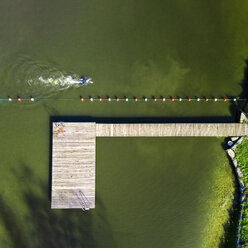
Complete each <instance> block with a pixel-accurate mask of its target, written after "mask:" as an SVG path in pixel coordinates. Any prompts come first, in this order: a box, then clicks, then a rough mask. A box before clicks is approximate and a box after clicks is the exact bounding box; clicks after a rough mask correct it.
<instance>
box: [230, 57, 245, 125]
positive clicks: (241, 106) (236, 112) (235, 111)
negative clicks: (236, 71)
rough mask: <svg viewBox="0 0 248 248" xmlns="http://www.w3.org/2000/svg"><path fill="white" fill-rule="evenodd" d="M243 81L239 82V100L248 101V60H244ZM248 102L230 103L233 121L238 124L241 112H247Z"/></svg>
mask: <svg viewBox="0 0 248 248" xmlns="http://www.w3.org/2000/svg"><path fill="white" fill-rule="evenodd" d="M245 65H246V66H245V68H244V79H243V81H242V82H241V87H242V91H241V93H240V95H239V99H248V59H247V60H245ZM247 104H248V100H244V101H237V102H231V105H230V108H229V110H230V113H231V115H232V116H233V117H234V119H235V121H237V122H239V119H240V113H241V111H247Z"/></svg>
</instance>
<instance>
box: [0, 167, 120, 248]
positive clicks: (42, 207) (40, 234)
mask: <svg viewBox="0 0 248 248" xmlns="http://www.w3.org/2000/svg"><path fill="white" fill-rule="evenodd" d="M20 168H21V170H20V171H19V170H18V171H15V172H14V173H15V175H16V176H17V180H18V178H20V177H21V178H23V176H24V177H25V185H23V186H21V188H20V191H21V193H22V197H21V202H22V203H21V204H23V207H24V208H27V214H25V215H24V216H22V219H24V222H25V228H23V224H22V225H20V222H18V220H17V218H16V217H15V216H16V214H17V212H16V211H18V208H17V209H15V206H13V207H12V206H9V205H8V203H6V202H5V200H4V198H3V197H0V212H1V215H0V220H1V222H2V223H3V225H4V227H5V229H6V232H7V233H8V236H9V237H10V239H11V241H12V243H13V247H14V248H29V247H30V248H31V247H37V248H41V247H42V248H44V247H49V248H68V247H73V248H77V247H80V248H91V247H92V248H95V247H98V246H97V243H96V239H95V238H96V237H95V231H94V226H95V225H94V224H93V216H94V215H96V210H90V211H87V212H86V211H85V212H83V211H82V210H81V209H76V210H75V209H68V210H54V209H51V205H50V201H49V199H48V196H47V188H48V186H47V182H42V181H41V180H40V179H39V178H37V176H35V175H34V173H33V172H32V171H31V170H30V169H29V167H27V166H25V165H24V164H22V165H21V166H20ZM97 197H98V202H97V205H98V207H99V208H100V210H101V215H100V220H101V222H102V223H104V229H103V230H101V231H102V235H104V236H105V237H106V239H107V240H108V243H109V244H110V247H115V245H114V244H113V239H112V236H111V229H110V225H109V223H108V221H107V218H106V209H105V207H104V204H103V202H102V201H101V199H100V196H99V195H98V196H97ZM18 215H19V213H18ZM18 217H19V216H18ZM94 219H96V218H94Z"/></svg>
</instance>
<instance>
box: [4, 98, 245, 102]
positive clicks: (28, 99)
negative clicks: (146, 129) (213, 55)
mask: <svg viewBox="0 0 248 248" xmlns="http://www.w3.org/2000/svg"><path fill="white" fill-rule="evenodd" d="M0 101H9V102H11V101H18V102H21V101H31V102H34V101H82V102H84V101H90V102H93V101H98V102H102V101H105V102H106V101H107V102H119V101H122V102H129V101H130V102H166V101H171V102H174V101H179V102H182V101H184V102H185V101H186V102H191V101H197V102H208V101H214V102H223V101H224V102H236V101H248V99H238V98H127V97H126V98H118V97H117V98H100V97H99V98H71V99H70V98H47V99H46V98H33V97H31V98H20V97H19V98H0Z"/></svg>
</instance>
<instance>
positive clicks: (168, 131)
mask: <svg viewBox="0 0 248 248" xmlns="http://www.w3.org/2000/svg"><path fill="white" fill-rule="evenodd" d="M244 135H247V125H245V124H239V123H161V124H160V123H151V124H146V123H142V124H132V123H130V124H105V123H103V124H96V136H99V137H109V136H110V137H152V136H153V137H170V136H173V137H175V136H179V137H227V136H244Z"/></svg>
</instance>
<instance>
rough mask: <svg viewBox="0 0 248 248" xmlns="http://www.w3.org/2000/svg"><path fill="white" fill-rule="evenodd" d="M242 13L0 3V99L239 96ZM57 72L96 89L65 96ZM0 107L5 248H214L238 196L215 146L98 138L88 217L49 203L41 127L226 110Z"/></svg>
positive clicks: (186, 117) (245, 40)
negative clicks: (60, 120)
mask: <svg viewBox="0 0 248 248" xmlns="http://www.w3.org/2000/svg"><path fill="white" fill-rule="evenodd" d="M247 11H248V3H247V1H245V0H241V1H236V2H234V1H231V0H225V1H224V0H219V1H194V0H187V1H186V0H176V1H169V0H164V1H159V0H157V1H146V0H145V1H135V0H132V1H131V0H127V1H119V0H117V1H116V0H115V1H114V0H104V1H99V0H91V1H89V0H88V1H79V0H78V1H76V0H75V1H65V0H61V1H46V0H44V1H39V2H38V1H31V0H26V1H19V0H13V1H7V0H2V1H1V2H0V34H1V35H0V97H4V98H6V97H9V96H11V97H16V96H21V97H30V96H31V95H32V96H33V97H48V98H52V97H58V98H78V99H79V97H80V96H83V97H89V96H93V97H98V96H101V97H107V96H111V97H114V96H119V97H122V96H128V97H134V96H136V97H143V96H146V97H153V96H156V97H160V96H166V97H170V96H174V97H198V96H199V97H230V96H238V95H239V94H240V93H241V91H242V87H241V83H242V81H243V79H244V68H245V60H246V59H247V55H248V31H247V29H246V27H247V24H248V19H247ZM61 74H63V75H74V74H75V75H89V76H91V77H92V78H93V81H94V84H92V85H87V86H84V87H81V88H73V87H71V88H69V89H63V90H62V88H63V87H62V86H58V85H57V86H56V85H55V84H54V80H56V77H58V75H61ZM39 77H43V78H45V80H44V82H43V81H41V80H39ZM49 77H51V78H53V80H51V82H49V79H48V78H49ZM0 109H1V121H0V137H1V143H0V155H1V162H0V188H1V194H0V196H1V197H0V247H18V248H20V247H21V248H22V247H25V248H26V247H52V248H53V247H60V248H61V247H85V248H89V247H93V248H95V247H100V248H101V247H107V248H112V247H113V248H115V247H119V248H124V247H125V248H126V247H128V248H139V247H140V248H141V247H142V248H144V247H147V248H148V247H149V248H150V247H154V248H162V247H170V248H178V247H186V248H187V247H190V248H199V247H208V248H209V247H218V240H219V237H220V236H221V235H222V234H223V224H224V223H225V222H226V220H227V219H228V215H227V209H228V208H229V207H230V206H231V202H232V199H233V191H234V185H233V176H232V171H231V168H230V166H229V163H228V160H227V158H226V156H225V153H224V151H223V149H222V146H221V143H222V142H223V141H224V138H136V139H135V138H112V139H111V138H97V155H96V156H97V157H96V159H97V164H96V209H94V210H91V211H89V212H87V213H85V212H82V211H81V210H51V209H50V201H49V193H50V188H49V152H50V149H51V147H50V144H49V137H50V135H51V134H50V133H49V132H50V130H49V127H50V117H52V116H53V117H54V116H78V117H85V116H88V117H89V116H91V117H113V118H115V117H116V118H120V117H125V118H132V117H135V118H138V117H142V118H147V117H149V118H153V117H154V118H155V117H156V118H166V119H167V120H168V121H170V122H173V121H188V122H189V121H197V120H199V118H201V120H202V121H210V122H214V121H221V122H224V121H229V122H232V121H234V116H232V115H231V109H232V107H231V105H230V104H229V103H224V102H222V103H213V102H208V103H197V102H189V103H188V102H184V103H179V102H168V103H167V102H166V103H159V102H150V103H144V102H143V103H140V102H138V103H134V102H129V103H124V102H119V103H113V102H111V103H108V102H104V103H99V102H98V103H97V102H93V103H90V102H87V103H86V102H84V103H81V102H80V101H70V102H68V101H58V102H52V101H40V102H35V103H24V102H21V103H17V102H11V103H9V102H1V103H0Z"/></svg>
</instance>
